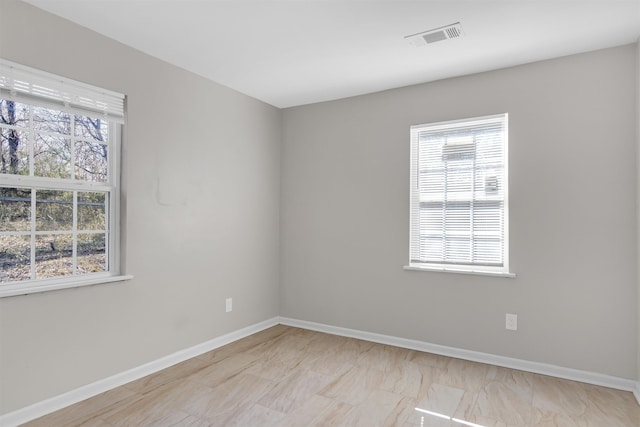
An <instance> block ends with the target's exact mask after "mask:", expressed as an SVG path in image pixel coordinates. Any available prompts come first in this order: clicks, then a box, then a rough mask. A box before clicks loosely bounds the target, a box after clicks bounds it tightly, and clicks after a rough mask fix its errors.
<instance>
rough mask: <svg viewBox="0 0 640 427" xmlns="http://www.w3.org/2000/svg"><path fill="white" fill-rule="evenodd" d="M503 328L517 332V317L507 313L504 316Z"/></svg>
mask: <svg viewBox="0 0 640 427" xmlns="http://www.w3.org/2000/svg"><path fill="white" fill-rule="evenodd" d="M505 328H507V329H508V330H510V331H517V330H518V315H517V314H511V313H507V314H506V316H505Z"/></svg>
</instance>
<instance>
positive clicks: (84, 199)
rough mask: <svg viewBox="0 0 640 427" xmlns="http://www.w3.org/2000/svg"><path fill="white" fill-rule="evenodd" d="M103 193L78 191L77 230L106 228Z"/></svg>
mask: <svg viewBox="0 0 640 427" xmlns="http://www.w3.org/2000/svg"><path fill="white" fill-rule="evenodd" d="M105 200H106V198H105V193H94V192H90V193H89V192H87V193H78V230H106V229H107V226H106V216H105V212H106V205H105Z"/></svg>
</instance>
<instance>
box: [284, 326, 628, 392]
mask: <svg viewBox="0 0 640 427" xmlns="http://www.w3.org/2000/svg"><path fill="white" fill-rule="evenodd" d="M280 323H281V324H283V325H288V326H295V327H298V328H303V329H310V330H313V331H318V332H326V333H328V334H333V335H341V336H345V337H350V338H357V339H361V340H366V341H372V342H376V343H380V344H387V345H392V346H395V347H402V348H408V349H410V350H418V351H424V352H426V353H434V354H440V355H442V356H449V357H455V358H457V359H464V360H470V361H473V362H480V363H488V364H491V365H496V366H502V367H505V368H511V369H517V370H520V371H527V372H533V373H536V374H542V375H549V376H552V377H558V378H564V379H568V380H574V381H580V382H583V383H588V384H595V385H600V386H604V387H610V388H615V389H618V390H624V391H631V392H633V393H634V395H635V397H636V399H637V400H638V404H640V382H637V381H634V380H630V379H626V378H619V377H614V376H610V375H604V374H599V373H595V372H588V371H581V370H578V369H571V368H564V367H561V366H555V365H549V364H546V363H539V362H531V361H528V360H521V359H514V358H511V357H504V356H497V355H494V354H489V353H481V352H479V351H471V350H464V349H460V348H455V347H447V346H444V345H438V344H431V343H427V342H423V341H416V340H410V339H406V338H398V337H393V336H390V335H381V334H375V333H372V332H365V331H359V330H356V329H348V328H341V327H337V326H331V325H325V324H322V323H315V322H307V321H305V320H297V319H290V318H287V317H280Z"/></svg>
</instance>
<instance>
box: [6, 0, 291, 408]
mask: <svg viewBox="0 0 640 427" xmlns="http://www.w3.org/2000/svg"><path fill="white" fill-rule="evenodd" d="M0 10H2V13H1V14H0V41H1V42H0V46H1V48H0V56H2V57H4V58H6V59H9V60H12V61H15V62H19V63H22V64H25V65H28V66H32V67H36V68H39V69H43V70H46V71H49V72H53V73H57V74H60V75H63V76H67V77H70V78H73V79H77V80H80V81H83V82H86V83H90V84H94V85H97V86H101V87H105V88H108V89H112V90H115V91H119V92H122V93H125V94H127V96H128V112H129V113H128V126H127V135H126V150H127V153H126V163H127V167H126V175H127V177H126V178H127V182H126V192H125V193H126V203H127V214H126V218H125V219H124V220H125V222H126V229H127V232H126V253H127V256H126V265H127V268H126V272H127V273H128V274H133V275H134V276H135V279H134V280H132V281H130V282H125V283H115V284H107V285H98V286H91V287H85V288H78V289H70V290H61V291H54V292H47V293H42V294H33V295H28V296H17V297H11V298H3V299H0V313H1V314H0V328H1V329H0V343H1V344H0V345H1V349H0V393H1V398H0V414H2V413H6V412H10V411H12V410H16V409H18V408H21V407H23V406H26V405H28V404H31V403H34V402H38V401H40V400H43V399H45V398H48V397H52V396H55V395H57V394H60V393H62V392H65V391H68V390H71V389H74V388H76V387H79V386H82V385H84V384H88V383H91V382H93V381H96V380H99V379H102V378H105V377H108V376H110V375H113V374H116V373H120V372H122V371H124V370H126V369H130V368H133V367H136V366H139V365H141V364H143V363H146V362H149V361H151V360H155V359H157V358H159V357H162V356H165V355H167V354H171V353H172V352H175V351H177V350H182V349H184V348H187V347H189V346H192V345H195V344H199V343H202V342H205V341H207V340H209V339H212V338H215V337H217V336H220V335H223V334H225V333H228V332H231V331H235V330H238V329H240V328H242V327H245V326H248V325H251V324H254V323H256V322H260V321H263V320H266V319H269V318H272V317H273V316H277V315H278V313H279V293H278V292H279V290H278V286H279V262H278V258H279V257H278V244H279V199H280V195H279V188H280V157H279V153H280V141H281V118H282V117H281V116H282V114H281V112H280V111H279V110H278V109H276V108H274V107H272V106H269V105H267V104H264V103H261V102H259V101H256V100H254V99H252V98H249V97H247V96H244V95H241V94H239V93H237V92H234V91H232V90H230V89H228V88H226V87H222V86H220V85H218V84H216V83H213V82H211V81H208V80H206V79H204V78H201V77H198V76H196V75H193V74H191V73H188V72H186V71H184V70H181V69H179V68H176V67H174V66H170V65H168V64H166V63H164V62H161V61H159V60H157V59H154V58H151V57H149V56H146V55H144V54H142V53H140V52H138V51H136V50H133V49H131V48H128V47H125V46H123V45H121V44H119V43H116V42H114V41H113V40H110V39H107V38H105V37H102V36H100V35H98V34H96V33H94V32H91V31H88V30H87V29H85V28H82V27H80V26H77V25H75V24H72V23H70V22H68V21H65V20H62V19H60V18H58V17H55V16H53V15H50V14H48V13H45V12H43V11H41V10H38V9H35V8H33V7H31V6H29V5H27V4H24V3H20V2H16V1H12V0H8V1H5V0H0ZM226 297H233V298H234V309H233V311H232V312H231V313H228V314H227V313H225V304H224V302H225V298H226Z"/></svg>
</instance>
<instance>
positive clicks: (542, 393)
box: [26, 325, 640, 427]
mask: <svg viewBox="0 0 640 427" xmlns="http://www.w3.org/2000/svg"><path fill="white" fill-rule="evenodd" d="M26 425H27V426H47V427H51V426H54V427H55V426H64V427H73V426H86V427H90V426H91V427H103V426H243V427H251V426H260V427H263V426H278V427H283V426H296V427H297V426H304V427H307V426H402V427H410V426H432V427H453V426H456V427H464V426H472V427H474V426H482V427H494V426H505V427H506V426H540V427H542V426H545V427H546V426H550V427H551V426H585V427H586V426H592V427H623V426H624V427H639V426H640V405H638V403H637V402H636V400H635V398H634V396H633V395H632V393H629V392H623V391H619V390H613V389H609V388H605V387H598V386H593V385H588V384H583V383H578V382H574V381H568V380H562V379H557V378H552V377H547V376H543V375H538V374H532V373H528V372H522V371H516V370H512V369H506V368H500V367H496V366H491V365H485V364H481V363H475V362H468V361H464V360H460V359H453V358H449V357H444V356H438V355H434V354H428V353H422V352H418V351H413V350H406V349H402V348H397V347H391V346H387V345H382V344H375V343H371V342H367V341H361V340H357V339H352V338H345V337H339V336H335V335H328V334H323V333H319V332H312V331H308V330H304V329H298V328H292V327H288V326H283V325H278V326H275V327H273V328H269V329H267V330H265V331H262V332H259V333H257V334H254V335H251V336H249V337H247V338H244V339H242V340H239V341H236V342H234V343H232V344H229V345H227V346H224V347H221V348H219V349H216V350H214V351H211V352H209V353H205V354H202V355H200V356H198V357H195V358H193V359H190V360H187V361H185V362H182V363H180V364H178V365H175V366H173V367H170V368H168V369H165V370H163V371H160V372H157V373H155V374H152V375H149V376H147V377H145V378H142V379H140V380H137V381H133V382H131V383H129V384H126V385H124V386H122V387H119V388H116V389H113V390H111V391H108V392H106V393H103V394H101V395H98V396H95V397H93V398H91V399H88V400H85V401H83V402H80V403H77V404H75V405H72V406H69V407H67V408H64V409H62V410H60V411H57V412H55V413H52V414H49V415H47V416H45V417H42V418H39V419H37V420H35V421H32V422H30V423H27V424H26Z"/></svg>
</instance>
